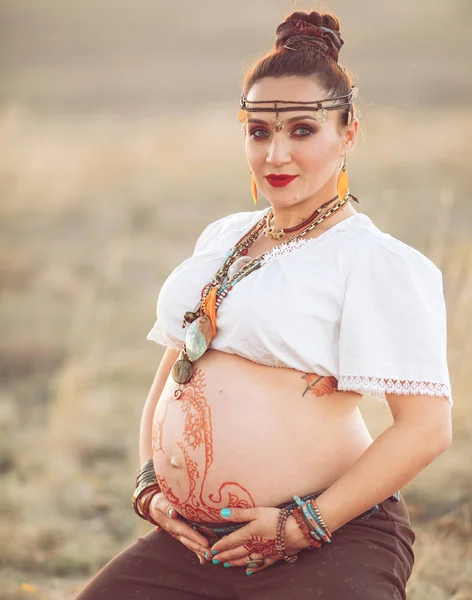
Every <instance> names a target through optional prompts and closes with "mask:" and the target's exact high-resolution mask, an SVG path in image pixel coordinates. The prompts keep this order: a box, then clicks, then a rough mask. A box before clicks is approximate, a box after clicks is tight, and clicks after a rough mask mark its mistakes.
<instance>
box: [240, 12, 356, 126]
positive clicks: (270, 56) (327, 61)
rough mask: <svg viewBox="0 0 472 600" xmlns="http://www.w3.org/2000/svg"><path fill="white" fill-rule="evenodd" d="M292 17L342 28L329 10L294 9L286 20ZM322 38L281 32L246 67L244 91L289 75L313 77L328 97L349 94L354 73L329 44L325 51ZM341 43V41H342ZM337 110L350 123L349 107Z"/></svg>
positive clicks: (333, 28)
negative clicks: (352, 73) (344, 64)
mask: <svg viewBox="0 0 472 600" xmlns="http://www.w3.org/2000/svg"><path fill="white" fill-rule="evenodd" d="M289 21H293V22H295V21H304V22H307V23H310V24H312V25H315V26H317V27H327V28H329V29H332V30H334V31H336V32H338V33H339V31H340V29H339V20H338V18H337V17H336V16H334V15H333V14H329V13H326V14H320V13H318V12H316V11H312V12H310V13H307V12H294V13H292V14H290V15H289V16H288V17H286V19H285V21H284V23H288V22H289ZM279 28H280V26H279ZM279 28H277V29H279ZM319 41H320V40H319V39H317V40H316V41H315V39H314V38H313V37H312V36H309V35H300V34H297V33H296V32H294V35H290V36H287V37H282V36H278V37H277V39H276V42H275V44H274V47H273V48H272V49H271V50H270V51H269V52H268V53H267V54H265V55H264V56H263V57H262V58H260V59H259V60H257V61H256V62H255V63H254V64H253V65H252V66H251V67H250V68H249V70H248V71H247V73H246V75H245V77H244V80H243V86H242V91H243V92H244V94H245V95H247V93H248V92H249V90H250V89H251V87H252V86H253V85H254V84H255V83H256V82H257V81H259V80H261V79H263V78H264V77H284V76H290V75H298V76H305V77H314V78H315V79H316V80H317V81H318V83H319V84H320V85H321V86H322V87H323V88H324V89H325V90H326V98H334V97H336V96H343V95H345V94H348V93H349V92H350V89H351V86H352V77H351V75H350V74H349V72H348V71H347V70H346V69H344V68H343V67H341V66H340V65H339V64H338V63H337V52H336V51H335V50H333V49H330V48H329V47H327V48H326V50H325V51H322V50H321V49H320V45H319ZM342 43H343V42H342V41H341V45H342ZM286 46H288V47H289V48H291V49H289V48H286ZM352 108H353V109H354V107H352ZM336 112H339V113H340V117H339V118H340V124H341V125H347V124H348V115H349V107H348V106H346V107H344V108H342V109H339V110H338V111H336ZM353 114H355V113H354V112H353Z"/></svg>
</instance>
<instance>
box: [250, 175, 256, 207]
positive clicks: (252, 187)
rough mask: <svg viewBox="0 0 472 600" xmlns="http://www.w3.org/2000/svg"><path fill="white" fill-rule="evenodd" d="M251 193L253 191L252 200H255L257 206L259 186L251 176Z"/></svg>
mask: <svg viewBox="0 0 472 600" xmlns="http://www.w3.org/2000/svg"><path fill="white" fill-rule="evenodd" d="M251 191H252V199H253V200H254V204H257V186H256V182H255V181H254V177H253V175H252V174H251Z"/></svg>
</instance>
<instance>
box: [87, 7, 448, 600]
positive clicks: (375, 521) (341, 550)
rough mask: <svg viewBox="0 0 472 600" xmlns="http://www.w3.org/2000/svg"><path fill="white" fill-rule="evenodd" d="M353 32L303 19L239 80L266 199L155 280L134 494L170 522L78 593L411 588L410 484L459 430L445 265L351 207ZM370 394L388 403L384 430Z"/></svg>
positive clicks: (300, 594)
mask: <svg viewBox="0 0 472 600" xmlns="http://www.w3.org/2000/svg"><path fill="white" fill-rule="evenodd" d="M342 44H343V41H342V39H341V34H340V31H339V21H338V19H337V18H336V17H334V16H332V15H328V14H324V15H321V14H319V13H317V12H311V13H303V12H296V13H293V14H291V15H290V16H288V17H287V18H286V19H285V21H284V22H283V23H281V24H280V25H279V27H278V28H277V32H276V41H275V47H274V48H273V49H272V50H271V51H270V52H269V53H268V54H267V55H266V56H265V57H263V58H262V59H260V60H259V61H258V62H257V63H256V64H255V65H253V67H252V68H251V69H250V71H249V72H248V73H247V75H246V77H245V80H244V83H243V90H242V95H241V99H240V109H241V110H240V121H241V124H242V127H243V130H244V135H245V150H246V156H247V161H248V164H249V168H250V171H251V173H252V193H253V198H254V201H257V194H258V190H260V191H261V192H263V194H264V196H265V197H266V198H267V199H268V201H269V204H270V206H269V207H268V208H264V209H261V210H254V211H245V212H238V213H235V214H230V215H227V216H225V217H223V218H221V219H219V220H217V221H215V222H213V223H210V224H209V225H208V226H207V227H206V228H205V229H204V231H203V232H202V233H201V235H200V237H199V239H198V241H197V243H196V246H195V250H194V252H193V254H192V256H190V257H189V258H187V259H186V260H185V261H184V262H183V263H182V264H180V265H178V266H177V267H176V268H175V269H174V271H173V272H172V273H171V274H170V275H169V277H168V279H167V280H166V281H165V283H164V285H163V286H162V289H161V292H160V295H159V299H158V306H157V317H158V319H157V322H156V324H155V325H154V327H153V329H152V330H151V332H150V333H149V336H148V338H149V339H151V340H153V341H155V342H157V343H159V344H163V345H164V346H166V350H165V353H164V356H163V358H162V361H161V363H160V365H159V368H158V370H157V374H156V377H155V379H154V382H153V384H152V387H151V391H150V393H149V396H148V398H147V401H146V404H145V407H144V411H143V416H142V422H141V435H140V458H141V465H142V467H141V469H140V471H139V474H138V477H137V487H136V491H135V493H134V495H133V506H134V508H135V510H136V512H137V513H138V514H139V515H140V516H142V517H144V518H146V519H148V520H149V521H150V522H151V523H153V524H154V525H155V526H156V527H155V528H154V529H153V530H152V531H150V532H149V533H148V534H146V535H144V536H143V537H139V538H138V539H137V540H136V541H135V542H134V543H133V544H132V545H131V546H129V547H128V548H126V549H125V550H124V551H123V552H122V553H121V554H119V555H118V556H116V557H115V558H114V559H113V560H112V561H110V563H108V564H107V565H106V566H105V567H104V568H103V569H102V570H101V571H100V572H99V573H98V574H97V575H96V576H95V578H94V579H93V580H92V581H91V582H90V583H89V585H88V586H87V587H86V589H85V590H83V592H82V593H81V594H80V595H79V598H80V600H92V599H93V600H95V599H98V598H103V599H107V598H109V599H110V600H132V599H136V600H138V599H140V600H144V599H145V598H149V599H153V600H154V599H162V600H164V599H165V600H187V599H188V600H190V599H194V598H214V599H228V600H229V599H238V600H256V599H257V600H259V599H265V598H267V599H269V598H270V599H271V600H279V599H280V600H291V599H293V600H295V599H296V600H305V599H310V598H326V599H327V600H338V599H339V600H350V599H353V600H354V599H356V598H361V599H362V600H383V599H404V598H405V597H406V596H405V589H406V583H407V580H408V578H409V576H410V574H411V571H412V567H413V561H414V557H413V551H412V544H413V541H414V537H415V536H414V532H413V531H412V529H411V526H410V521H409V516H408V511H407V508H406V505H405V502H404V500H403V497H402V496H401V494H400V493H399V491H398V490H399V489H400V488H402V487H403V486H404V485H405V484H406V483H407V482H409V481H411V480H412V479H413V478H414V477H415V476H416V475H417V474H418V473H420V471H421V470H422V469H423V468H424V467H425V466H426V465H428V464H429V463H430V462H431V461H432V460H434V458H435V457H436V456H437V455H438V454H440V453H441V452H443V451H444V450H445V449H446V448H447V447H448V445H449V444H450V440H451V417H450V413H451V405H452V399H451V391H450V383H449V376H448V367H447V361H446V325H445V324H446V317H445V306H444V297H443V291H442V277H441V272H440V271H439V270H438V268H437V267H436V266H435V265H434V264H433V263H432V262H431V261H430V260H429V259H427V258H426V257H425V256H423V255H422V254H421V253H420V252H418V251H417V250H415V249H413V248H411V247H410V246H408V245H406V244H405V243H403V242H401V241H399V240H397V239H395V238H394V237H392V236H390V235H389V234H387V233H384V232H382V231H381V230H379V229H378V228H377V227H376V225H375V224H374V223H373V222H372V220H371V219H370V218H369V217H368V216H366V215H364V214H360V213H357V212H356V210H355V209H354V205H353V201H354V202H356V201H357V199H356V198H355V197H354V196H352V194H351V193H350V192H349V189H348V179H347V171H346V155H347V154H348V153H349V152H350V151H351V150H352V149H353V147H354V143H355V139H356V134H357V130H358V118H357V117H356V110H355V105H354V100H355V97H356V88H355V86H353V85H352V81H351V78H350V76H349V74H348V72H347V71H346V70H345V69H344V68H342V67H340V66H339V64H338V53H339V50H340V48H341V46H342ZM418 226H421V223H418ZM363 394H367V395H369V396H371V397H373V398H376V399H379V400H382V401H384V402H386V403H388V406H389V408H390V410H391V413H392V415H393V424H392V425H391V426H390V427H389V428H388V429H386V430H385V431H384V432H383V433H382V434H381V435H379V436H378V437H377V438H376V439H375V441H373V440H372V437H371V436H370V434H369V431H368V429H367V427H366V425H365V423H364V421H363V419H362V416H361V413H360V411H359V402H360V400H361V397H362V395H363Z"/></svg>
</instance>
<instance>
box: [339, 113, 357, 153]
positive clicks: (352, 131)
mask: <svg viewBox="0 0 472 600" xmlns="http://www.w3.org/2000/svg"><path fill="white" fill-rule="evenodd" d="M358 130H359V119H358V118H357V117H354V118H353V120H352V123H351V124H350V125H346V127H345V129H344V134H343V135H344V150H345V151H346V152H351V150H352V149H353V148H354V145H355V143H356V136H357V131H358Z"/></svg>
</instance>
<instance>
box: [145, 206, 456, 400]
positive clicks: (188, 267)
mask: <svg viewBox="0 0 472 600" xmlns="http://www.w3.org/2000/svg"><path fill="white" fill-rule="evenodd" d="M267 210H268V209H263V210H258V211H250V212H240V213H235V214H231V215H228V216H226V217H223V218H222V219H219V220H217V221H215V222H213V223H210V224H209V225H208V226H207V227H206V228H205V229H204V231H203V232H202V234H201V235H200V237H199V238H198V240H197V243H196V245H195V250H194V253H193V255H192V256H190V257H189V258H187V259H186V260H184V261H183V262H182V263H181V264H180V265H178V266H177V267H176V268H175V269H174V270H173V271H172V273H171V274H170V275H169V277H168V278H167V280H166V281H165V282H164V284H163V286H162V288H161V291H160V294H159V297H158V301H157V321H156V323H155V325H154V327H153V328H152V330H151V331H150V332H149V334H148V336H147V339H149V340H152V341H154V342H157V343H159V344H163V345H164V346H169V347H172V348H176V349H180V348H181V347H182V343H183V341H184V339H185V333H186V331H187V329H183V328H182V319H183V315H184V313H185V312H186V311H188V310H194V308H195V306H196V304H197V303H198V300H199V298H200V291H201V289H202V288H203V286H204V285H205V284H206V283H208V282H209V281H210V280H211V279H212V277H213V275H214V274H215V272H216V271H217V270H218V268H219V267H220V266H221V265H222V263H223V262H224V258H225V255H226V253H227V251H228V250H229V249H230V248H231V247H232V246H233V245H234V244H235V243H236V242H237V241H238V239H239V238H240V237H241V236H242V235H243V233H245V232H246V231H247V230H248V229H249V228H250V227H252V225H254V224H255V223H256V221H257V220H258V219H260V218H261V216H262V215H263V214H265V213H266V211H267ZM211 347H212V348H215V349H216V350H221V351H223V352H229V353H233V354H238V355H240V356H243V357H245V358H248V359H250V360H252V361H254V362H257V363H260V364H264V365H269V366H273V367H290V368H292V369H297V370H299V371H302V372H304V373H307V372H309V373H317V374H319V375H324V376H334V377H335V378H336V379H337V380H338V389H339V390H351V391H355V392H359V393H361V394H367V395H369V396H372V397H374V398H377V399H380V400H383V401H385V399H386V398H385V393H387V394H389V393H396V394H423V395H429V396H447V398H448V399H449V402H450V403H451V404H452V398H451V390H450V381H449V373H448V367H447V358H446V310H445V303H444V296H443V288H442V275H441V271H440V270H439V269H438V268H437V267H436V266H435V265H434V263H433V262H431V261H430V260H429V259H428V258H426V257H425V256H424V255H423V254H421V253H420V252H419V251H417V250H415V249H414V248H411V247H410V246H408V245H407V244H405V243H403V242H401V241H399V240H397V239H396V238H394V237H392V236H391V235H389V234H387V233H384V232H382V231H381V230H380V229H378V228H377V227H376V226H375V225H374V224H373V222H372V221H371V219H370V218H369V217H368V216H367V215H364V214H360V213H358V214H356V215H353V216H351V217H348V218H347V219H345V220H343V221H341V222H339V223H337V224H336V225H334V226H332V227H331V228H330V229H328V230H327V231H325V232H324V233H322V234H321V235H320V236H318V237H317V238H312V239H308V240H305V239H302V240H295V241H293V242H291V243H290V244H287V243H283V244H281V245H280V246H277V247H276V248H274V249H272V250H271V251H270V253H269V255H267V256H266V257H265V259H264V263H263V266H262V268H260V269H258V270H257V271H255V272H253V273H251V274H250V275H248V276H247V277H245V278H244V279H242V280H241V281H240V282H239V283H237V284H236V285H235V287H234V288H233V289H232V290H231V291H230V292H229V294H228V296H227V297H226V298H225V299H223V301H222V303H221V306H220V308H219V309H218V312H217V334H216V337H215V338H214V340H213V341H212V343H211Z"/></svg>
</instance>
